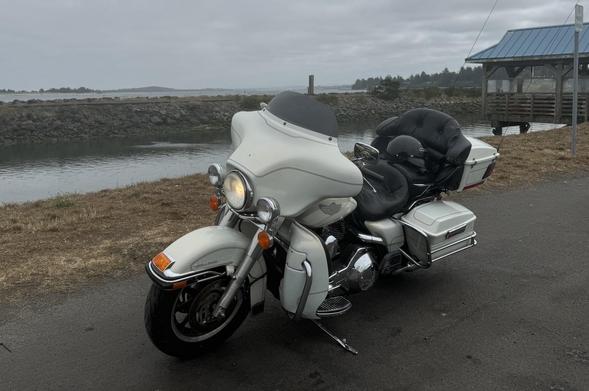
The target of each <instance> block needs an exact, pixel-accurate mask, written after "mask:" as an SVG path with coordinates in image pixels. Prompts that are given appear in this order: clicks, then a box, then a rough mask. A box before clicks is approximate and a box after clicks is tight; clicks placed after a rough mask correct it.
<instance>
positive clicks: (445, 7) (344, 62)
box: [0, 0, 574, 89]
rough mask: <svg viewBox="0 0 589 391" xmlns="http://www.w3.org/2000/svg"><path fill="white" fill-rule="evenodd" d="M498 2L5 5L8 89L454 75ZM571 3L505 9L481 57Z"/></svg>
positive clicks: (486, 36)
mask: <svg viewBox="0 0 589 391" xmlns="http://www.w3.org/2000/svg"><path fill="white" fill-rule="evenodd" d="M492 3H493V1H492V0H488V1H482V2H481V1H474V0H471V1H466V0H448V1H435V0H422V1H419V2H417V1H403V2H399V1H390V0H389V1H384V0H371V1H365V2H360V1H351V0H338V1H333V0H332V1H329V0H328V1H317V0H315V1H311V0H298V1H284V0H274V1H258V0H256V1H253V0H252V1H249V0H241V1H240V0H235V1H228V0H217V1H200V0H168V1H164V0H124V1H123V0H120V1H119V0H52V1H47V0H19V1H18V2H17V1H8V0H0V7H1V8H0V9H1V12H0V50H1V52H0V70H2V73H1V74H0V88H15V89H37V88H48V87H56V86H82V85H84V86H88V87H93V88H120V87H131V86H144V85H154V84H155V85H164V86H171V87H177V88H203V87H227V88H232V87H237V88H239V87H243V88H247V87H271V86H287V85H301V84H304V83H305V79H306V75H307V74H309V73H314V74H315V75H316V78H317V81H318V83H319V84H322V85H329V84H348V83H351V82H353V81H354V80H355V79H356V78H358V77H368V76H375V75H385V74H401V75H403V76H406V75H408V74H411V73H416V72H420V71H422V70H425V71H428V72H432V71H439V70H441V69H443V68H444V67H448V68H450V69H457V68H458V67H460V66H461V65H462V63H463V60H464V57H466V55H467V53H468V50H469V49H470V47H471V45H472V43H473V41H474V39H475V37H476V35H477V33H478V31H479V29H480V28H481V25H482V23H483V21H484V19H485V18H486V16H487V14H488V12H489V10H490V7H491V6H492ZM573 5H574V2H573V1H571V0H539V1H532V0H521V1H511V2H508V1H507V0H499V3H498V5H497V8H496V11H495V13H494V14H493V15H492V17H491V19H490V20H489V23H488V25H487V28H486V30H485V32H484V33H483V35H482V36H481V38H480V40H479V43H478V44H477V46H476V47H475V51H478V50H482V49H484V48H485V47H487V46H489V45H492V44H494V43H496V42H497V41H498V40H499V39H500V38H501V37H502V35H503V34H504V33H505V31H506V30H507V29H510V28H520V27H528V26H539V25H547V24H561V23H563V21H564V19H565V18H566V17H567V15H568V14H569V12H570V10H571V9H572V7H573Z"/></svg>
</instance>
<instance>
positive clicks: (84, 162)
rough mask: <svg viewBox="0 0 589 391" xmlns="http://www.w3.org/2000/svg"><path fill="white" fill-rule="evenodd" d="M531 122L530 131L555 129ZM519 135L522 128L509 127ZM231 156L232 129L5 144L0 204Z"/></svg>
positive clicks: (343, 137)
mask: <svg viewBox="0 0 589 391" xmlns="http://www.w3.org/2000/svg"><path fill="white" fill-rule="evenodd" d="M460 122H461V124H462V126H463V131H464V133H465V134H466V135H472V136H475V137H480V136H489V135H491V128H490V126H489V125H488V124H484V123H481V122H477V121H472V120H468V119H463V120H461V121H460ZM375 125H376V124H375V123H363V124H348V125H344V126H342V131H341V133H340V137H339V138H338V143H339V145H340V149H341V150H343V151H350V150H352V149H353V146H354V144H355V143H356V142H365V143H370V142H371V141H372V139H373V138H374V130H373V129H374V126H375ZM554 127H555V125H553V124H532V127H531V129H530V131H540V130H545V129H552V128H554ZM504 131H506V132H508V133H517V132H518V129H517V128H513V129H511V128H504ZM229 154H230V137H229V131H228V130H227V129H218V130H215V131H211V132H205V133H199V134H187V133H178V134H172V135H167V136H165V137H161V136H158V137H153V136H150V137H141V138H132V139H124V140H119V139H114V140H112V139H111V140H100V141H89V142H83V143H80V142H69V143H60V144H42V145H19V146H7V147H0V203H9V202H22V201H32V200H38V199H43V198H48V197H52V196H55V195H59V194H64V193H84V192H91V191H97V190H101V189H108V188H114V187H121V186H125V185H129V184H132V183H137V182H142V181H152V180H157V179H160V178H163V177H179V176H184V175H189V174H194V173H199V172H205V171H206V169H207V167H208V166H209V165H210V164H211V163H215V162H223V161H225V160H226V159H227V157H228V156H229Z"/></svg>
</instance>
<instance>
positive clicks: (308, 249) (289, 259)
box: [279, 222, 329, 319]
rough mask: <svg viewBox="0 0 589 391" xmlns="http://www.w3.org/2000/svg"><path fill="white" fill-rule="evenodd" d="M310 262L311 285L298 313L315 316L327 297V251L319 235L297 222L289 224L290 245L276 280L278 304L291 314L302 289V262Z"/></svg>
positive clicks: (296, 305)
mask: <svg viewBox="0 0 589 391" xmlns="http://www.w3.org/2000/svg"><path fill="white" fill-rule="evenodd" d="M305 260H306V261H308V262H309V263H310V264H311V271H312V276H311V288H310V290H309V295H308V297H307V298H306V304H305V307H304V308H303V311H302V317H303V318H306V319H318V318H319V317H318V316H317V309H318V308H319V306H320V305H321V303H323V301H324V300H325V298H326V297H327V293H328V290H329V271H328V270H327V255H326V253H325V249H324V247H323V244H322V243H321V239H320V238H319V237H317V235H315V234H314V233H313V232H311V231H310V230H308V229H307V228H305V227H303V226H302V225H300V224H299V223H296V222H295V223H293V224H292V225H291V227H290V246H289V249H288V253H287V256H286V265H285V268H284V277H283V279H282V281H281V283H280V288H279V289H280V302H281V305H282V307H283V308H284V309H285V310H286V311H287V312H290V313H292V314H294V313H296V311H297V307H298V305H299V302H301V300H305V298H303V297H302V295H303V293H304V286H305V280H306V273H305V270H304V267H303V262H304V261H305Z"/></svg>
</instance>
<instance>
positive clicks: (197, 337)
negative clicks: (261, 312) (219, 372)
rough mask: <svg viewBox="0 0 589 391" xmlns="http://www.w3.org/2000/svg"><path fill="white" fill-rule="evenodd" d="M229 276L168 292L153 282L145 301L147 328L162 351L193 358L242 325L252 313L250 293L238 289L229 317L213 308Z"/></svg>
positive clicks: (152, 339) (219, 342) (229, 310)
mask: <svg viewBox="0 0 589 391" xmlns="http://www.w3.org/2000/svg"><path fill="white" fill-rule="evenodd" d="M228 281H229V280H228V279H223V280H216V281H212V282H209V283H204V284H197V285H196V286H190V287H186V288H184V289H182V290H176V291H165V290H162V289H160V288H159V287H158V286H157V285H153V286H152V287H151V290H150V291H149V295H148V296H147V302H146V303H145V328H146V329H147V334H149V337H150V338H151V341H152V342H153V343H154V345H155V346H157V348H158V349H160V350H161V351H162V352H164V353H166V354H169V355H171V356H176V357H183V358H187V357H193V356H196V355H198V354H200V353H202V352H203V351H206V350H209V349H211V348H214V347H215V346H217V345H219V344H221V343H222V342H224V341H225V340H226V339H227V338H229V336H231V334H233V332H234V331H235V330H236V329H237V328H238V327H239V326H240V325H241V323H242V322H243V321H244V319H245V318H246V317H247V314H248V312H249V308H250V303H249V292H247V289H246V288H242V289H240V290H238V292H237V294H236V295H235V297H234V298H233V301H232V302H231V305H230V306H229V308H227V311H226V316H225V317H223V318H215V317H214V316H213V311H214V309H215V307H216V305H217V303H218V301H219V300H220V299H221V296H222V295H223V292H224V291H225V289H226V287H227V284H228Z"/></svg>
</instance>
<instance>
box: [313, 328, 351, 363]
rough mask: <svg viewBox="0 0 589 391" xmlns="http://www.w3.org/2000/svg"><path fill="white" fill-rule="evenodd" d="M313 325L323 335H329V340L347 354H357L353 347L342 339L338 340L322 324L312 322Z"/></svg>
mask: <svg viewBox="0 0 589 391" xmlns="http://www.w3.org/2000/svg"><path fill="white" fill-rule="evenodd" d="M313 323H315V324H316V325H317V327H319V328H320V329H321V331H323V332H324V333H325V334H327V335H329V337H330V338H331V339H333V340H334V341H335V342H337V343H338V345H340V346H341V347H342V348H344V349H345V350H347V351H348V352H350V353H352V354H353V355H356V354H358V351H357V350H356V349H354V348H353V347H351V346H350V345H348V343H347V342H346V339H345V338H343V339H342V338H339V337H338V336H337V335H335V334H333V333H332V332H331V331H329V330H328V329H327V328H326V327H325V326H323V324H321V323H320V322H319V321H318V320H313Z"/></svg>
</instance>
